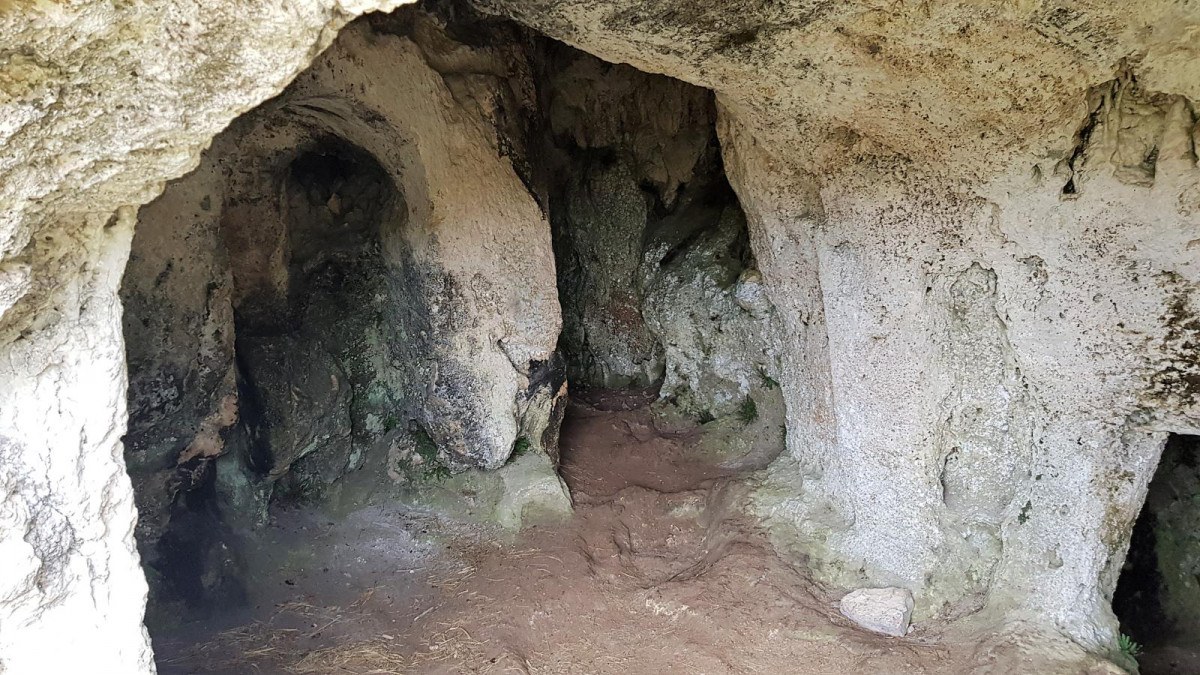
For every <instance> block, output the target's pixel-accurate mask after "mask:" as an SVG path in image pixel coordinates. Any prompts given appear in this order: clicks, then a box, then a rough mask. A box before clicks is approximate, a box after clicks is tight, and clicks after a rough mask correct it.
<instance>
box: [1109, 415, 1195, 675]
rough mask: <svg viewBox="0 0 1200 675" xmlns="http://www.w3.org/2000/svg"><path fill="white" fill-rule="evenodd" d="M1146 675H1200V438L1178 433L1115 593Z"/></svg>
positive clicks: (1127, 645) (1126, 637)
mask: <svg viewBox="0 0 1200 675" xmlns="http://www.w3.org/2000/svg"><path fill="white" fill-rule="evenodd" d="M1113 611H1114V612H1115V613H1116V615H1117V618H1118V620H1119V621H1120V625H1121V632H1122V635H1123V637H1122V644H1121V648H1122V650H1123V651H1125V652H1127V653H1129V654H1131V655H1134V656H1135V657H1136V658H1137V659H1138V661H1139V663H1140V667H1141V668H1140V669H1141V672H1142V673H1145V674H1147V675H1156V674H1159V673H1172V674H1173V673H1192V672H1196V671H1197V669H1200V647H1197V645H1200V436H1193V435H1184V434H1171V435H1170V436H1169V437H1168V440H1167V443H1166V446H1165V447H1164V449H1163V454H1162V458H1161V459H1160V460H1159V464H1158V469H1157V470H1156V471H1155V473H1154V477H1153V479H1152V480H1151V482H1150V487H1149V491H1148V492H1147V495H1146V502H1145V505H1144V506H1143V507H1142V510H1141V513H1140V514H1139V515H1138V518H1137V521H1136V522H1135V523H1134V526H1133V534H1132V537H1131V539H1130V543H1129V552H1128V554H1127V555H1126V557H1125V564H1124V566H1123V567H1122V569H1121V575H1120V577H1119V578H1118V581H1117V587H1116V590H1115V592H1114V593H1113Z"/></svg>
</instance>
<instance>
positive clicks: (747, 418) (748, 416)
mask: <svg viewBox="0 0 1200 675" xmlns="http://www.w3.org/2000/svg"><path fill="white" fill-rule="evenodd" d="M737 415H738V419H739V420H741V421H742V424H750V423H751V422H753V421H754V420H756V419H758V404H757V403H755V402H754V399H752V398H750V397H749V396H747V397H746V399H745V400H744V401H742V405H741V407H740V408H738V414H737Z"/></svg>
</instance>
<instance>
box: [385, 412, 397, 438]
mask: <svg viewBox="0 0 1200 675" xmlns="http://www.w3.org/2000/svg"><path fill="white" fill-rule="evenodd" d="M398 426H400V420H398V419H396V416H395V415H394V414H392V413H388V416H387V417H385V418H383V433H385V434H386V433H390V432H391V431H393V430H394V429H395V428H396V427H398Z"/></svg>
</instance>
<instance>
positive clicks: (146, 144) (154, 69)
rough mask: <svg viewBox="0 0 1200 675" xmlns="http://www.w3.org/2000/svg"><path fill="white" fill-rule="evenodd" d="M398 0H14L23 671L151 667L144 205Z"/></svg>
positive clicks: (15, 653) (0, 189) (9, 268)
mask: <svg viewBox="0 0 1200 675" xmlns="http://www.w3.org/2000/svg"><path fill="white" fill-rule="evenodd" d="M397 4H399V3H398V2H395V1H388V0H384V1H381V2H369V1H361V2H360V1H355V0H339V1H333V0H304V1H301V2H293V3H288V4H287V5H286V6H284V5H279V4H273V5H266V4H257V5H253V6H246V5H236V6H234V5H219V4H218V5H207V4H206V5H203V6H201V5H199V4H195V3H186V2H126V3H116V4H114V3H109V2H77V3H71V4H62V3H24V2H20V3H3V4H0V36H3V37H0V54H3V56H0V120H2V121H0V144H2V145H3V147H4V151H3V153H0V204H2V205H3V208H2V209H0V212H2V213H3V215H0V364H3V365H0V455H2V458H0V485H2V486H3V490H0V494H2V495H3V496H2V497H0V560H2V561H3V562H2V566H3V568H4V570H5V573H4V575H3V579H2V580H0V668H3V669H4V670H5V671H6V672H11V673H23V672H71V671H83V670H91V671H97V672H99V671H104V672H120V673H139V672H150V671H151V670H152V665H151V663H150V650H149V643H148V641H147V639H146V634H145V631H144V629H143V628H142V627H141V616H142V612H143V609H144V606H145V593H146V584H145V580H144V577H143V576H142V574H141V571H140V569H139V567H138V558H137V554H136V552H135V550H134V545H133V528H132V525H133V522H134V518H135V516H134V511H133V500H132V494H131V490H130V484H129V479H128V477H127V475H126V473H125V468H124V462H123V460H122V458H121V454H122V453H121V442H120V438H121V435H122V433H123V432H124V429H125V423H126V413H125V403H124V401H125V391H124V390H125V357H124V349H123V347H122V338H121V321H120V315H121V307H120V303H119V302H118V300H117V287H118V284H119V283H120V279H121V273H122V270H123V269H124V266H125V260H126V258H127V256H128V252H129V245H130V237H131V235H132V232H133V224H134V219H135V215H136V214H135V209H134V208H133V206H134V205H137V204H141V203H144V202H147V201H149V200H150V199H151V198H153V197H154V195H155V194H156V193H157V192H158V191H159V190H161V188H162V183H163V181H164V180H167V179H169V178H174V177H176V176H179V175H180V174H182V173H184V172H186V171H187V170H189V169H190V168H192V167H193V166H195V164H196V162H197V159H198V157H199V151H200V149H201V147H202V146H204V145H205V144H207V143H208V142H209V140H210V139H211V138H212V136H213V135H214V134H216V133H217V131H219V130H220V129H221V128H222V127H224V126H225V125H226V124H228V123H229V121H230V120H232V119H233V118H234V117H235V116H236V115H238V114H239V113H241V112H244V111H245V110H247V109H249V108H250V107H252V106H254V105H257V104H258V103H259V102H261V101H262V100H263V99H265V98H267V97H268V96H271V95H272V94H274V93H276V92H278V91H279V90H280V89H281V88H282V87H283V86H284V85H285V84H286V83H287V82H288V80H290V79H291V78H292V77H293V76H294V75H295V74H296V73H297V72H299V71H300V69H302V68H304V67H305V66H306V65H308V63H309V61H311V60H312V58H313V56H314V55H315V54H316V53H318V52H319V51H320V49H321V48H323V47H324V46H325V45H327V44H328V43H329V41H330V40H332V39H333V36H334V34H335V32H336V30H337V29H338V28H339V27H340V26H341V25H342V24H343V23H345V22H346V21H348V20H349V19H350V18H352V17H353V16H355V15H357V14H359V13H362V12H364V11H367V10H370V9H380V8H389V9H390V8H392V7H394V6H395V5H397ZM214 92H219V94H216V95H214ZM64 636H70V648H69V649H64V648H63V647H62V645H63V640H64Z"/></svg>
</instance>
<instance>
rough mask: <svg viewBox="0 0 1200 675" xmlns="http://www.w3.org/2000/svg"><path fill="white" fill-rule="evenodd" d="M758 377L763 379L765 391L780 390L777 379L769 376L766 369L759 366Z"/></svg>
mask: <svg viewBox="0 0 1200 675" xmlns="http://www.w3.org/2000/svg"><path fill="white" fill-rule="evenodd" d="M758 376H759V377H761V378H762V383H763V388H764V389H768V390H775V389H778V388H779V382H776V381H775V378H773V377H771V376H770V375H768V374H767V369H766V368H763V367H762V366H759V367H758Z"/></svg>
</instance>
